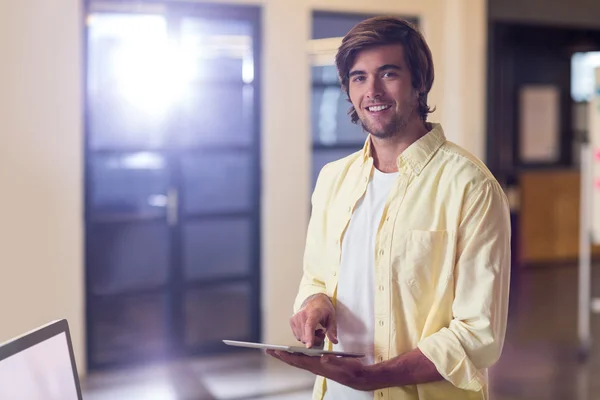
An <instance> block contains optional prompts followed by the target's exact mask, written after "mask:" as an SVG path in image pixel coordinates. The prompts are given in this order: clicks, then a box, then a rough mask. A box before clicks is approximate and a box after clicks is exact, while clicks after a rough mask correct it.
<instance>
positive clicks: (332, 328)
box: [327, 315, 338, 344]
mask: <svg viewBox="0 0 600 400" xmlns="http://www.w3.org/2000/svg"><path fill="white" fill-rule="evenodd" d="M327 337H328V338H329V340H330V341H331V342H332V343H335V344H337V342H338V337H337V321H336V320H335V317H334V316H333V315H332V316H331V318H330V321H329V325H328V326H327Z"/></svg>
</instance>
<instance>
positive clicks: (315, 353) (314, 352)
mask: <svg viewBox="0 0 600 400" xmlns="http://www.w3.org/2000/svg"><path fill="white" fill-rule="evenodd" d="M223 343H225V344H226V345H228V346H236V347H248V348H251V349H261V350H278V351H287V352H288V353H293V354H304V355H306V356H312V357H319V356H322V355H324V354H331V355H334V356H338V357H356V358H361V357H364V356H365V355H364V354H362V353H351V352H346V351H329V350H321V349H307V348H306V347H300V346H297V347H296V346H280V345H276V344H265V343H252V342H239V341H237V340H223Z"/></svg>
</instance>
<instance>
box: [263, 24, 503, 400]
mask: <svg viewBox="0 0 600 400" xmlns="http://www.w3.org/2000/svg"><path fill="white" fill-rule="evenodd" d="M336 65H337V68H338V73H339V76H340V80H341V83H342V87H343V89H344V90H345V92H346V93H347V95H348V98H349V100H350V102H351V103H352V108H351V110H350V118H351V119H352V121H353V122H355V123H360V124H361V125H362V126H363V128H364V130H365V132H367V138H366V141H365V145H364V148H363V149H362V150H361V151H359V152H357V153H354V154H352V155H350V156H348V157H346V158H343V159H341V160H338V161H335V162H332V163H330V164H328V165H326V166H325V167H324V168H323V169H322V170H321V172H320V175H319V179H318V181H317V185H316V188H315V191H314V193H313V198H312V204H313V209H312V215H311V220H310V223H309V228H308V234H307V241H306V250H305V255H304V275H303V278H302V281H301V283H300V289H299V293H298V296H297V300H296V304H295V307H294V308H295V314H294V315H293V316H292V318H291V320H290V324H291V328H292V331H293V332H294V335H295V336H296V338H297V339H298V340H300V341H302V342H303V343H305V345H306V346H307V347H312V346H315V345H320V344H321V343H320V342H321V341H322V339H325V343H324V346H325V348H327V349H330V350H340V351H351V352H362V353H364V354H366V356H365V357H364V358H363V359H356V358H336V357H330V356H324V357H320V358H318V357H307V356H300V355H291V354H287V353H279V352H269V353H270V354H271V355H272V356H274V357H276V358H278V359H280V360H282V361H283V362H286V363H288V364H290V365H293V366H296V367H298V368H303V369H306V370H309V371H311V372H313V373H314V374H315V375H318V376H319V377H318V379H317V381H316V384H315V389H314V395H313V399H315V400H317V399H318V400H322V399H326V400H373V399H392V400H409V399H410V400H416V399H424V400H436V399H445V400H459V399H460V400H467V399H486V398H487V397H488V389H487V368H489V367H490V366H491V365H492V364H494V363H495V362H496V361H497V360H498V358H499V357H500V353H501V351H502V346H503V342H504V335H505V330H506V319H507V305H508V292H509V273H510V272H509V271H510V265H509V260H510V244H509V243H510V222H509V221H510V220H509V208H508V204H507V200H506V197H505V195H504V193H503V191H502V188H501V187H500V185H499V184H498V182H497V181H496V180H495V179H494V177H493V176H492V174H491V173H490V172H489V171H488V169H487V168H486V167H485V165H484V164H483V163H482V162H481V161H479V160H478V159H477V158H476V157H474V156H473V155H471V154H469V153H468V152H467V151H465V150H464V149H462V148H461V147H459V146H457V145H456V144H454V143H451V142H449V141H447V140H446V138H445V136H444V132H443V130H442V127H441V126H440V125H439V124H433V123H428V122H427V117H428V114H429V113H431V109H430V108H429V106H428V105H427V95H428V93H429V91H430V89H431V87H432V84H433V77H434V73H433V61H432V57H431V52H430V50H429V48H428V46H427V44H426V43H425V40H424V39H423V37H422V36H421V34H420V33H419V32H418V31H417V30H415V29H414V28H413V27H412V26H411V25H410V24H409V23H407V22H405V21H403V20H399V19H396V18H386V17H379V18H373V19H369V20H366V21H364V22H362V23H360V24H358V25H357V26H356V27H354V28H353V29H352V30H351V31H350V32H349V33H348V34H347V35H346V37H344V39H343V41H342V45H341V46H340V48H339V51H338V54H337V56H336ZM321 327H322V328H324V333H322V332H321V331H320V330H319V329H318V328H321Z"/></svg>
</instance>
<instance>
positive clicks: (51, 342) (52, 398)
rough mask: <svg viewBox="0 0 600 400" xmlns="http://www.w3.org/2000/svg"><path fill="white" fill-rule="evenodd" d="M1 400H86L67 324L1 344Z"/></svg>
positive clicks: (63, 322)
mask: <svg viewBox="0 0 600 400" xmlns="http://www.w3.org/2000/svg"><path fill="white" fill-rule="evenodd" d="M0 399H11V400H83V398H82V396H81V385H80V382H79V375H78V373H77V366H76V365H75V356H74V354H73V345H72V343H71V334H70V332H69V324H68V323H67V320H65V319H63V320H59V321H54V322H51V323H49V324H47V325H44V326H42V327H39V328H37V329H34V330H33V331H30V332H28V333H26V334H24V335H22V336H19V337H17V338H15V339H12V340H10V341H8V342H6V343H1V344H0Z"/></svg>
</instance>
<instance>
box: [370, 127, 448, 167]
mask: <svg viewBox="0 0 600 400" xmlns="http://www.w3.org/2000/svg"><path fill="white" fill-rule="evenodd" d="M429 125H430V126H431V130H430V131H429V132H427V133H426V134H425V135H423V137H421V138H419V139H418V140H417V141H415V142H414V143H413V144H411V145H410V146H408V148H407V149H406V150H404V151H403V152H402V153H401V154H400V155H399V156H398V161H397V162H398V170H400V171H401V170H403V169H406V168H409V169H411V170H412V171H414V172H415V173H416V174H417V175H419V174H420V173H421V171H423V169H424V168H425V166H426V165H427V164H428V163H429V161H430V160H431V159H432V158H433V155H434V154H435V152H436V151H437V150H438V149H439V148H440V147H441V146H442V145H443V144H444V143H445V142H446V136H445V135H444V130H443V129H442V125H441V124H436V123H430V124H429ZM362 155H363V161H364V162H367V161H368V160H369V158H371V135H368V136H367V140H365V145H364V146H363V152H362Z"/></svg>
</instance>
